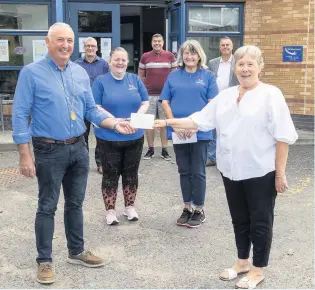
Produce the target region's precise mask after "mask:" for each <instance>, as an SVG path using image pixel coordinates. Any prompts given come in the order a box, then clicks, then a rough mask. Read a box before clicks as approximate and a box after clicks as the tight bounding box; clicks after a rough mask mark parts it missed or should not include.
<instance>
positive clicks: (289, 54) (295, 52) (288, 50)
mask: <svg viewBox="0 0 315 290" xmlns="http://www.w3.org/2000/svg"><path fill="white" fill-rule="evenodd" d="M282 61H283V62H302V61H303V46H283V51H282Z"/></svg>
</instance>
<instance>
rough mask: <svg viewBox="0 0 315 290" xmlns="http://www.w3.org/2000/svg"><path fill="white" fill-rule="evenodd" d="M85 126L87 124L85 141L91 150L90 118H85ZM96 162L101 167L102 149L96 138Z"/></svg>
mask: <svg viewBox="0 0 315 290" xmlns="http://www.w3.org/2000/svg"><path fill="white" fill-rule="evenodd" d="M84 123H85V126H86V131H85V133H84V139H85V143H86V145H87V149H88V150H89V134H90V129H91V123H90V122H89V121H88V120H84ZM95 163H96V166H97V167H101V166H102V164H101V157H100V149H99V144H98V142H97V138H96V147H95Z"/></svg>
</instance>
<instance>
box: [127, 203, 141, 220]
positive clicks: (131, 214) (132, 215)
mask: <svg viewBox="0 0 315 290" xmlns="http://www.w3.org/2000/svg"><path fill="white" fill-rule="evenodd" d="M124 216H126V217H127V220H128V221H137V220H138V219H139V216H138V214H137V212H136V209H135V207H134V206H127V207H126V208H125V212H124Z"/></svg>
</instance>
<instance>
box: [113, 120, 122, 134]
mask: <svg viewBox="0 0 315 290" xmlns="http://www.w3.org/2000/svg"><path fill="white" fill-rule="evenodd" d="M119 123H120V122H119V121H118V122H116V123H115V124H114V125H113V127H112V130H114V131H115V132H116V133H119V132H118V131H117V130H116V127H117V125H118V124H119Z"/></svg>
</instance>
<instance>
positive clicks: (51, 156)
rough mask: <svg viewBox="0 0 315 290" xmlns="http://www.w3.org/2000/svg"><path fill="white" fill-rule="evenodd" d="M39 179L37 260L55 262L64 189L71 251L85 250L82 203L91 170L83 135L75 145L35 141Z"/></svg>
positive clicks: (66, 225) (67, 235)
mask: <svg viewBox="0 0 315 290" xmlns="http://www.w3.org/2000/svg"><path fill="white" fill-rule="evenodd" d="M33 149H34V155H35V166H36V175H37V180H38V188H39V194H38V208H37V213H36V219H35V234H36V246H37V252H38V257H37V259H36V261H37V262H38V263H41V262H47V261H49V262H51V261H52V258H51V253H52V240H53V234H54V216H55V211H56V209H57V204H58V200H59V195H60V188H61V185H62V187H63V192H64V199H65V204H64V225H65V233H66V238H67V246H68V250H69V253H70V254H72V255H76V254H80V253H81V252H82V251H83V250H84V240H83V214H82V204H83V200H84V197H85V189H86V184H87V178H88V172H89V154H88V151H87V148H86V144H85V141H84V140H83V138H82V139H81V140H80V141H78V142H77V143H75V144H71V145H63V144H49V143H44V142H37V141H34V140H33Z"/></svg>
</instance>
